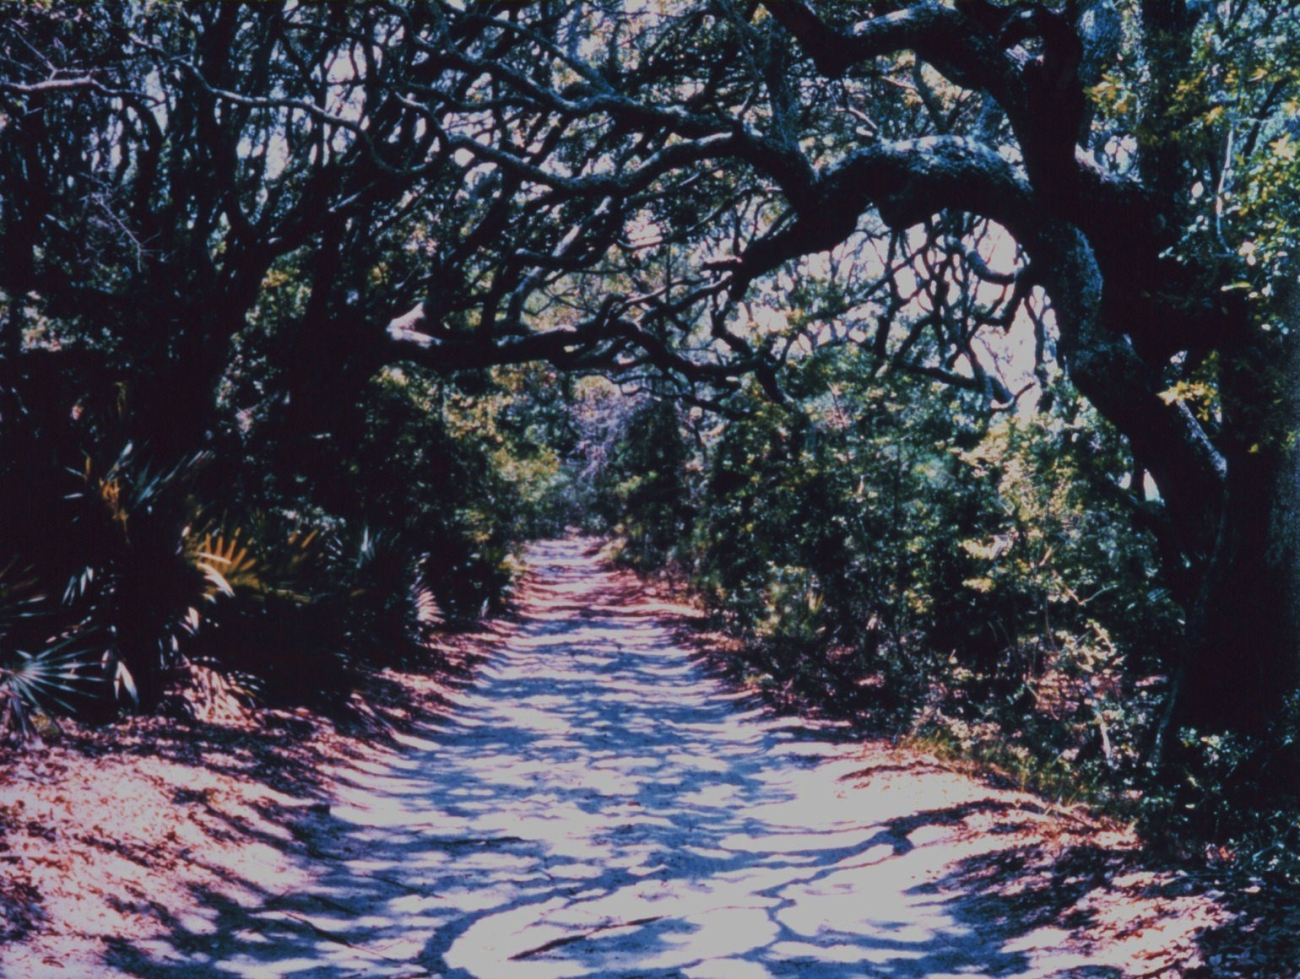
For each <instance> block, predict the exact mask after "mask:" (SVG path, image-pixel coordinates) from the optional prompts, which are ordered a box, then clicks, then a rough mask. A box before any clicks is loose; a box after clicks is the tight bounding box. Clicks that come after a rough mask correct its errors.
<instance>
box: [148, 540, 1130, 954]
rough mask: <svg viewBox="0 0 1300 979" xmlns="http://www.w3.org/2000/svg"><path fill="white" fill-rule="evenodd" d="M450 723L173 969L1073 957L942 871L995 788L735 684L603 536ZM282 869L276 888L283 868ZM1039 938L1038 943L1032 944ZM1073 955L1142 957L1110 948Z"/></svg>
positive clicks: (557, 556)
mask: <svg viewBox="0 0 1300 979" xmlns="http://www.w3.org/2000/svg"><path fill="white" fill-rule="evenodd" d="M531 561H532V563H533V564H534V566H535V567H536V568H537V570H538V573H539V575H540V576H541V578H542V580H543V581H544V582H545V583H546V584H545V585H544V586H542V587H535V588H534V589H533V594H534V596H535V601H534V602H533V603H532V604H531V605H530V606H529V607H528V608H527V614H526V616H525V619H524V621H523V624H522V626H521V627H520V629H519V632H518V634H517V635H515V636H513V637H512V638H511V639H510V640H509V642H508V643H507V644H506V645H505V648H503V649H501V650H500V651H499V652H498V654H497V655H496V656H495V657H494V659H493V660H492V661H490V662H489V663H487V664H485V666H484V667H483V669H482V671H481V674H480V676H479V680H478V683H477V684H476V685H475V687H474V688H473V689H471V690H470V691H468V692H466V693H465V694H463V695H462V700H461V703H460V705H459V707H458V709H457V710H456V711H455V712H454V714H453V715H452V716H451V717H450V718H449V719H448V720H447V721H446V722H445V723H444V724H443V725H441V726H439V727H437V728H435V729H427V730H425V731H423V732H422V734H421V735H420V736H419V737H410V738H407V751H406V752H405V753H391V754H376V755H375V756H374V757H371V758H368V759H360V760H358V761H357V762H356V763H355V764H354V765H352V766H351V767H350V768H349V769H347V770H344V771H341V772H340V773H338V775H339V789H338V793H337V804H336V805H335V806H334V809H333V812H332V819H333V823H332V825H333V827H334V829H333V831H332V832H331V833H327V834H324V836H323V837H322V842H321V843H320V853H319V856H320V857H322V858H324V865H325V867H326V868H327V869H326V871H325V872H324V873H322V874H321V875H320V876H319V878H318V879H317V880H316V882H315V885H314V886H313V887H311V888H309V889H306V890H303V891H301V892H294V893H288V894H277V895H274V896H273V897H272V898H270V899H268V901H267V902H266V904H265V905H264V906H262V907H259V908H255V909H252V910H251V911H247V910H245V911H240V910H238V909H230V910H229V912H228V914H226V915H225V916H224V917H222V918H220V919H219V920H217V921H215V922H214V924H213V928H212V933H211V934H209V935H198V934H192V933H178V934H175V935H172V936H169V938H168V940H167V941H166V942H159V943H156V944H155V945H152V946H150V947H149V948H148V949H146V950H144V951H146V952H147V953H148V954H149V955H150V957H151V958H150V963H149V966H148V968H147V969H141V970H140V971H142V972H146V973H147V974H151V975H177V976H180V975H184V976H192V975H223V976H242V977H250V979H251V977H258V976H280V975H295V976H342V975H353V974H355V975H366V976H372V975H373V976H385V975H388V976H407V977H414V976H421V975H447V976H453V977H488V979H511V977H520V979H551V977H566V976H621V975H622V976H632V975H636V976H656V977H667V976H685V977H692V979H709V977H727V979H750V977H753V979H759V977H773V976H806V975H815V976H846V977H847V976H862V975H876V976H899V977H903V976H914V977H920V976H928V977H936V976H944V975H953V976H956V975H965V976H969V975H1024V976H1029V975H1054V974H1058V972H1059V971H1060V970H1062V969H1065V968H1072V967H1082V966H1083V965H1084V964H1085V963H1084V961H1083V960H1082V959H1078V958H1073V957H1065V958H1056V959H1053V958H1052V957H1051V956H1050V955H1048V954H1047V953H1046V952H1045V951H1044V950H1043V949H1039V948H1035V947H1034V943H1033V942H1032V941H1029V942H1027V943H1026V941H1025V937H1024V932H1025V929H1023V928H1020V927H1018V923H1017V922H1015V921H1012V920H1008V919H1007V918H1006V917H1005V916H1002V917H1001V918H999V917H996V916H990V915H988V914H976V913H975V912H974V911H973V910H972V907H970V906H968V902H967V900H966V899H967V897H968V895H967V894H965V893H963V892H962V890H961V889H960V888H956V889H953V888H950V887H946V886H945V885H944V881H945V873H946V872H947V870H948V868H950V867H951V866H952V865H953V864H954V863H955V862H957V861H960V860H964V859H968V858H971V857H972V856H978V855H979V854H981V853H984V852H988V851H990V850H992V849H995V848H997V847H999V846H1005V845H1006V844H1005V842H1001V841H1000V839H999V837H997V836H996V835H985V836H984V837H980V838H969V836H970V834H966V836H964V837H961V838H960V839H958V835H957V834H955V833H954V831H953V824H954V823H955V822H957V821H959V819H960V816H961V814H962V813H965V812H970V811H974V810H975V809H978V808H979V807H981V806H984V807H992V809H994V810H996V808H997V807H998V806H999V805H1001V806H1004V807H1006V808H1010V807H1011V804H1010V803H1006V802H996V801H990V794H989V790H988V789H987V788H984V787H981V786H976V785H975V784H974V783H970V782H967V781H966V780H963V779H960V778H956V777H953V776H950V775H947V774H943V773H939V774H935V775H933V776H927V775H925V774H924V773H922V774H920V775H918V776H917V777H915V778H910V779H908V780H907V783H906V786H905V787H894V788H893V789H890V790H882V791H875V790H874V789H873V788H872V787H865V788H864V787H862V786H861V785H860V784H859V783H860V782H861V779H860V778H857V777H856V776H858V775H860V774H861V769H862V766H863V760H862V751H861V749H859V748H855V747H854V746H852V745H848V744H842V743H836V742H834V741H832V740H827V739H824V738H822V737H820V736H818V735H817V734H816V732H809V731H806V730H804V728H803V727H802V726H801V725H800V724H799V723H798V722H791V721H789V720H780V719H777V718H774V717H771V716H770V715H768V714H767V712H766V711H763V710H760V709H758V708H756V707H755V706H754V705H753V704H752V703H749V702H746V701H744V700H743V699H741V700H739V702H738V697H737V696H736V695H731V694H728V693H727V691H726V690H725V689H724V688H723V687H722V686H721V684H719V683H718V682H717V681H715V680H713V679H711V678H709V677H708V676H706V675H705V674H704V673H703V672H702V671H701V669H700V668H699V667H698V666H697V665H695V664H694V663H693V662H692V660H691V658H690V657H689V655H688V654H687V653H686V652H685V651H684V650H682V649H681V648H679V647H677V646H676V645H674V643H673V642H672V640H671V636H670V634H669V630H668V628H667V627H666V626H665V625H664V624H663V621H662V618H661V617H659V618H657V617H656V616H657V615H658V614H659V613H658V611H657V607H656V606H655V605H654V603H652V602H649V601H645V600H643V599H640V598H635V597H634V602H636V604H620V603H619V601H618V596H617V594H616V593H615V592H614V590H613V589H612V587H611V579H610V577H609V576H608V575H606V574H603V573H602V572H600V571H599V569H598V565H597V564H596V562H595V560H594V558H592V557H590V556H588V555H587V554H586V553H585V552H584V550H583V547H582V544H581V542H572V541H570V542H559V543H551V544H546V545H539V546H538V547H536V548H535V549H534V550H533V552H532V554H531ZM271 890H273V888H270V887H269V886H268V891H271ZM1013 940H1018V941H1019V942H1020V945H1019V946H1017V950H1016V951H1010V950H1009V943H1011V942H1012V941H1013ZM1076 974H1080V975H1083V974H1088V975H1119V974H1120V973H1119V972H1117V971H1114V970H1108V969H1100V970H1093V971H1088V972H1086V973H1085V972H1080V973H1076Z"/></svg>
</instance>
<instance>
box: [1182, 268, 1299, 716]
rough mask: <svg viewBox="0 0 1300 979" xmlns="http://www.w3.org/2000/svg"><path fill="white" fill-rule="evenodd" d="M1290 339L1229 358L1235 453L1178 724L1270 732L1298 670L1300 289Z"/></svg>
mask: <svg viewBox="0 0 1300 979" xmlns="http://www.w3.org/2000/svg"><path fill="white" fill-rule="evenodd" d="M1288 285H1289V288H1288V289H1287V290H1286V293H1285V294H1284V295H1282V296H1281V297H1280V298H1281V300H1282V303H1283V305H1282V311H1283V314H1284V316H1283V320H1284V322H1286V323H1288V324H1294V325H1293V326H1292V329H1291V331H1290V333H1289V334H1288V335H1287V336H1285V337H1277V338H1276V339H1273V340H1272V342H1270V343H1268V344H1267V345H1266V346H1264V348H1263V349H1260V348H1259V347H1256V348H1255V349H1253V350H1250V351H1247V352H1246V353H1245V354H1243V355H1242V356H1238V357H1236V358H1234V361H1233V362H1232V363H1231V364H1228V365H1225V370H1224V376H1223V381H1222V398H1223V404H1224V427H1225V430H1228V431H1233V432H1236V433H1239V434H1238V436H1237V438H1236V439H1235V440H1234V442H1233V444H1232V446H1231V447H1229V449H1228V450H1227V452H1226V453H1225V455H1227V457H1228V480H1227V496H1226V507H1225V509H1224V516H1223V518H1222V521H1221V524H1220V528H1219V534H1218V540H1217V541H1216V544H1215V550H1214V553H1213V557H1212V558H1211V561H1210V564H1209V567H1208V569H1207V573H1206V576H1205V580H1204V583H1203V586H1202V588H1201V590H1200V594H1199V595H1198V596H1197V597H1196V599H1195V601H1194V602H1193V605H1192V607H1191V609H1189V616H1188V637H1187V638H1188V643H1187V651H1186V657H1185V660H1184V662H1183V664H1182V665H1181V671H1180V672H1181V688H1182V689H1181V690H1180V691H1179V692H1178V702H1177V705H1176V708H1175V711H1174V715H1173V717H1174V721H1175V723H1176V724H1177V725H1179V726H1182V725H1189V726H1192V727H1195V728H1198V729H1200V730H1209V731H1222V730H1231V731H1239V732H1242V733H1246V734H1256V735H1258V734H1263V733H1265V731H1266V730H1267V728H1268V726H1269V725H1270V724H1271V723H1272V722H1273V721H1275V720H1276V719H1277V718H1278V716H1279V714H1280V712H1281V710H1282V709H1283V706H1284V704H1285V701H1286V698H1287V696H1288V695H1289V694H1290V693H1291V692H1292V691H1293V690H1294V689H1295V687H1296V682H1297V679H1300V446H1297V444H1296V442H1297V440H1296V435H1295V433H1296V431H1297V429H1298V428H1300V336H1297V335H1296V326H1300V288H1297V287H1296V285H1295V281H1294V278H1291V279H1290V281H1289V283H1288Z"/></svg>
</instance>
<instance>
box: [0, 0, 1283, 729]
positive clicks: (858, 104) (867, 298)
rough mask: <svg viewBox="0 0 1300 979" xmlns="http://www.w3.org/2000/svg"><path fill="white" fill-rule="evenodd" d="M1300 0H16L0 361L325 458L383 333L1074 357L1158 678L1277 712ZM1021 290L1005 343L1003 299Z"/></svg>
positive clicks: (1226, 721) (419, 342) (1048, 366)
mask: <svg viewBox="0 0 1300 979" xmlns="http://www.w3.org/2000/svg"><path fill="white" fill-rule="evenodd" d="M1298 24H1300V17H1298V15H1297V11H1296V9H1295V7H1294V5H1293V4H1291V3H1288V2H1286V0H1240V2H1232V0H1229V2H1224V3H1221V4H1214V3H1206V2H1196V3H1185V2H1182V0H1123V2H1119V3H1111V2H1108V0H1102V2H1093V3H1088V2H1069V3H1066V4H1064V5H1063V6H1061V7H1059V8H1058V7H1053V6H1049V5H1042V4H1033V3H1028V4H1016V5H1006V6H1002V5H998V4H994V3H990V2H988V0H957V2H954V3H952V4H944V3H938V2H926V0H923V2H916V3H897V4H893V3H882V4H875V5H871V6H870V7H864V6H862V5H858V4H849V3H837V2H825V3H819V4H817V5H815V6H810V5H806V4H804V3H801V2H795V0H785V2H775V0H773V2H770V3H766V4H754V3H732V2H728V0H714V2H707V3H706V2H702V3H695V4H663V5H655V4H646V3H632V2H613V0H599V2H592V3H586V4H580V5H569V4H548V3H539V4H516V3H502V4H464V5H462V4H451V3H439V2H402V3H398V2H393V3H382V2H377V3H371V4H366V5H335V4H295V3H257V4H239V3H227V4H190V5H187V4H161V3H158V4H153V3H143V2H142V3H134V4H126V5H119V4H99V5H97V4H75V5H74V4H59V3H54V4H49V5H41V6H27V5H7V6H5V7H4V8H3V10H0V221H2V222H3V228H2V231H0V289H2V290H3V313H2V315H3V320H0V349H2V350H3V354H4V362H3V369H4V371H5V372H6V375H5V380H6V384H8V385H10V386H11V387H13V388H14V389H18V388H22V387H23V385H24V384H25V383H27V381H28V380H29V379H30V378H32V377H34V376H36V374H37V372H38V371H37V367H36V365H37V364H38V363H44V361H45V360H46V359H49V358H54V359H55V360H56V361H59V362H66V363H67V364H69V365H71V364H73V363H74V362H75V360H74V358H75V357H83V358H90V359H91V360H92V361H94V362H95V364H96V365H103V366H102V369H103V370H107V371H109V372H110V373H111V374H112V376H115V377H121V378H122V380H123V382H124V383H125V384H126V385H127V386H128V387H129V388H130V389H131V391H132V399H133V404H134V410H133V414H132V419H133V424H135V425H137V426H139V428H140V431H141V432H142V433H143V435H147V437H148V441H149V443H150V444H151V445H152V446H154V449H155V451H156V452H157V453H158V454H159V455H160V457H162V458H168V457H175V456H177V455H179V454H181V453H184V452H188V451H193V450H194V449H195V448H198V447H203V446H206V445H211V444H213V443H214V441H215V440H216V439H217V435H216V433H217V432H218V431H219V425H218V416H219V415H220V413H221V412H223V411H224V412H227V413H230V412H233V411H235V410H244V411H245V412H246V413H248V417H251V418H252V419H253V424H254V426H255V428H256V430H257V432H260V433H261V437H263V438H265V439H266V440H267V443H268V444H275V445H277V446H279V447H280V449H279V451H283V452H286V453H287V454H288V455H289V456H290V457H292V458H295V459H297V460H298V461H297V464H298V465H301V466H310V465H311V464H312V462H313V460H319V459H320V458H337V457H338V455H337V454H338V453H345V452H346V446H347V444H348V439H349V432H350V431H351V429H350V428H349V426H350V425H354V424H355V418H354V417H353V416H354V412H352V411H351V408H350V406H352V405H354V404H355V403H356V401H357V392H358V391H359V390H360V388H361V387H362V385H363V384H364V382H365V381H366V379H368V378H369V377H371V376H372V375H373V374H374V373H375V371H376V370H377V369H379V368H380V367H381V366H382V365H384V364H393V363H398V362H401V363H406V364H408V365H416V366H415V367H413V369H417V368H418V369H421V370H427V371H432V372H435V373H441V374H451V373H454V372H456V371H461V370H464V369H467V368H476V367H484V366H490V365H494V364H506V363H517V362H526V361H533V360H545V361H549V362H551V363H553V364H554V365H556V366H557V367H559V368H562V369H565V370H573V371H601V372H605V373H608V374H610V375H612V376H614V377H617V378H621V379H624V380H627V379H634V378H642V377H648V376H650V375H654V376H655V377H656V378H657V380H655V382H654V383H655V384H656V385H657V386H658V388H659V390H661V391H662V390H671V391H672V392H674V393H675V394H676V395H677V396H679V397H681V398H682V399H684V400H686V401H689V402H693V403H696V404H700V405H712V406H716V407H719V408H721V409H723V410H725V408H726V404H725V402H726V395H727V392H728V391H729V390H734V389H735V387H736V386H737V385H738V384H739V383H741V379H742V378H744V377H745V376H747V375H748V376H753V377H754V378H756V379H757V381H758V382H759V384H760V385H761V386H762V388H763V390H764V391H765V392H766V394H767V395H768V397H770V398H772V399H774V400H777V401H780V400H781V399H782V398H783V392H782V379H781V367H782V364H783V363H784V362H785V361H786V360H788V359H789V358H792V357H798V356H801V354H802V352H804V351H807V350H808V349H810V348H811V347H814V346H817V345H823V344H832V343H841V344H842V343H854V344H858V345H861V346H862V347H863V348H864V349H866V350H868V351H869V352H870V353H871V355H872V358H873V363H875V364H876V365H877V369H888V370H893V371H897V372H911V373H915V374H918V375H921V376H924V377H927V378H930V379H939V380H941V381H944V382H945V383H947V384H950V385H953V386H955V387H958V388H962V389H965V390H968V391H974V392H977V393H979V394H981V395H982V396H983V397H984V398H985V400H986V402H987V404H988V406H989V409H990V410H1005V409H1007V408H1008V407H1009V406H1011V405H1013V404H1014V403H1015V402H1016V400H1017V398H1021V397H1024V396H1026V393H1027V390H1026V383H1027V381H1026V379H1028V381H1032V382H1033V385H1034V386H1035V387H1037V388H1038V389H1039V390H1038V396H1039V397H1040V398H1042V399H1050V397H1051V390H1050V389H1051V386H1052V384H1054V383H1056V382H1055V377H1056V372H1061V373H1062V374H1063V376H1064V377H1065V378H1067V379H1068V381H1069V382H1070V383H1071V384H1073V385H1074V387H1075V388H1077V389H1078V391H1080V392H1081V393H1082V394H1083V395H1084V396H1085V397H1086V398H1087V399H1088V400H1089V401H1090V402H1091V403H1092V404H1093V406H1094V407H1095V408H1096V409H1097V411H1098V412H1099V413H1100V414H1101V415H1102V416H1103V417H1104V418H1105V419H1106V420H1107V422H1108V423H1109V424H1111V425H1113V426H1114V427H1115V428H1116V429H1117V430H1118V432H1119V433H1121V434H1122V435H1123V436H1124V437H1125V438H1126V439H1127V441H1128V444H1129V446H1130V448H1131V452H1132V458H1133V465H1132V467H1131V469H1130V470H1129V471H1127V472H1124V473H1114V474H1112V480H1111V482H1112V484H1113V490H1114V492H1115V493H1116V494H1118V495H1120V496H1121V497H1122V498H1123V499H1125V500H1126V501H1127V502H1128V503H1129V505H1130V507H1131V510H1132V513H1133V519H1135V520H1137V521H1140V522H1141V524H1142V525H1143V526H1145V527H1147V528H1148V529H1149V530H1150V531H1151V533H1152V534H1153V535H1154V537H1155V539H1156V540H1157V542H1158V547H1159V550H1160V553H1161V555H1162V558H1163V563H1164V571H1165V574H1166V576H1167V578H1168V580H1169V583H1170V586H1171V588H1172V589H1173V590H1174V592H1175V594H1176V596H1177V598H1178V600H1179V602H1180V603H1181V604H1182V606H1183V608H1184V609H1185V611H1186V617H1185V618H1186V627H1185V637H1184V641H1183V643H1182V644H1181V646H1180V648H1179V649H1177V650H1171V651H1169V656H1170V659H1169V663H1170V671H1171V673H1172V675H1173V677H1174V683H1173V687H1174V693H1175V695H1174V696H1173V697H1172V698H1171V704H1172V705H1173V707H1174V712H1173V714H1172V720H1173V721H1174V722H1176V723H1178V724H1188V725H1192V726H1196V727H1199V728H1205V729H1231V730H1236V731H1242V732H1249V733H1260V732H1262V731H1264V730H1265V729H1266V728H1267V726H1268V725H1269V724H1270V722H1271V721H1272V720H1273V719H1274V718H1275V717H1276V716H1277V715H1278V713H1279V712H1280V710H1281V709H1282V707H1283V703H1284V699H1285V697H1286V695H1287V694H1288V693H1289V692H1290V691H1291V690H1293V689H1294V687H1295V682H1296V679H1297V653H1298V652H1300V621H1298V620H1297V616H1298V615H1300V470H1297V464H1298V459H1300V457H1298V456H1297V451H1296V447H1295V445H1294V441H1295V440H1294V438H1293V435H1292V433H1293V431H1294V429H1295V423H1296V420H1297V417H1300V386H1298V385H1300V380H1298V379H1300V364H1296V362H1295V358H1296V356H1297V353H1296V340H1295V338H1294V336H1293V328H1294V327H1296V326H1297V322H1296V321H1297V314H1298V313H1300V306H1298V304H1300V293H1298V292H1297V287H1296V268H1295V266H1294V264H1293V258H1292V257H1291V256H1290V255H1289V253H1288V248H1289V247H1291V246H1292V245H1293V243H1294V239H1295V228H1294V224H1293V222H1294V214H1295V204H1296V191H1295V188H1296V186H1297V177H1298V176H1300V173H1298V172H1297V171H1298V170H1300V166H1298V165H1297V163H1296V155H1297V154H1296V142H1297V140H1300V132H1297V131H1296V126H1295V123H1294V121H1293V120H1294V118H1295V116H1296V105H1297V99H1300V57H1298V55H1297V52H1300V37H1298V36H1297V35H1300V26H1298ZM1017 330H1028V331H1030V333H1031V335H1032V343H1031V344H1030V346H1031V347H1032V349H1033V351H1034V353H1033V357H1032V358H1031V359H1032V361H1033V363H1032V364H1028V365H1025V364H1021V365H1019V366H1017V367H1014V368H1013V369H1007V368H1006V367H1005V365H1001V366H1000V363H999V360H1000V357H999V354H998V350H999V349H1000V346H999V342H998V341H997V340H996V339H994V340H992V341H989V340H988V338H989V337H990V336H992V337H995V338H996V337H997V336H999V335H1003V334H1014V333H1015V332H1016V331H1017ZM1003 346H1005V345H1003ZM55 347H58V348H59V349H58V350H54V349H53V348H55ZM251 347H257V348H258V349H259V350H261V351H262V356H263V357H264V363H261V364H260V365H259V367H258V370H259V371H260V374H259V376H258V379H257V384H256V385H252V386H249V385H248V384H247V383H246V379H247V378H246V375H247V374H248V372H249V371H250V370H251V368H250V366H249V364H248V363H247V362H246V361H245V360H241V357H242V356H243V354H241V353H240V352H241V351H247V350H248V349H250V348H251ZM94 369H95V370H100V369H101V367H99V366H96V367H95V368H94ZM87 370H89V368H87ZM1022 382H1024V383H1022ZM241 384H243V385H244V386H243V387H241V386H240V385H241ZM232 391H235V392H237V393H236V394H233V395H232V393H231V392H232ZM232 398H234V399H235V400H238V399H239V398H245V399H247V400H248V402H249V403H239V404H235V403H233V402H232ZM326 445H333V446H335V449H334V451H335V452H336V456H334V457H329V456H328V454H326V455H325V456H322V455H321V451H322V446H326ZM1148 483H1149V484H1150V485H1151V486H1152V487H1154V490H1155V492H1144V491H1143V488H1144V486H1146V485H1147V484H1148Z"/></svg>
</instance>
